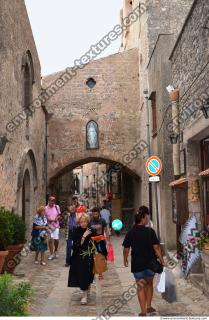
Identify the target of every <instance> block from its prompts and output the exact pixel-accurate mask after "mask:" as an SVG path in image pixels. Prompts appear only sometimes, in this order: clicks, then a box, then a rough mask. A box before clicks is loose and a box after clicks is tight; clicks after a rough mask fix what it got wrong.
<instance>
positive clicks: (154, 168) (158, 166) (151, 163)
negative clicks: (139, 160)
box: [145, 156, 163, 176]
mask: <svg viewBox="0 0 209 320" xmlns="http://www.w3.org/2000/svg"><path fill="white" fill-rule="evenodd" d="M145 167H146V170H147V172H148V174H149V175H150V176H157V175H158V174H160V172H161V171H162V168H163V165H162V161H161V160H160V158H158V157H157V156H152V157H150V158H149V159H148V160H147V162H146V165H145Z"/></svg>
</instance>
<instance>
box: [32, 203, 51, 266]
mask: <svg viewBox="0 0 209 320" xmlns="http://www.w3.org/2000/svg"><path fill="white" fill-rule="evenodd" d="M48 234H49V231H48V225H47V219H46V217H45V207H44V206H41V207H39V208H38V209H37V214H36V216H35V217H34V221H33V230H32V233H31V235H32V240H31V250H32V251H35V262H34V263H35V264H39V261H38V256H39V253H41V262H40V263H41V265H42V266H45V265H46V263H45V261H44V260H45V251H46V250H47V249H48V247H47V241H46V239H47V236H48Z"/></svg>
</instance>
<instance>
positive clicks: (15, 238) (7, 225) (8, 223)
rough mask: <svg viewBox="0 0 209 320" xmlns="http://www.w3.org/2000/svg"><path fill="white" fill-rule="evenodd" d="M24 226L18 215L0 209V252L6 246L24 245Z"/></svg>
mask: <svg viewBox="0 0 209 320" xmlns="http://www.w3.org/2000/svg"><path fill="white" fill-rule="evenodd" d="M25 233H26V226H25V223H24V221H23V220H22V218H21V217H19V216H18V215H16V214H14V213H12V212H10V211H8V210H6V209H5V208H0V251H2V250H6V248H7V246H9V245H14V244H20V243H25Z"/></svg>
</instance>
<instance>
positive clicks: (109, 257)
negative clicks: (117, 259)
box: [107, 241, 114, 262]
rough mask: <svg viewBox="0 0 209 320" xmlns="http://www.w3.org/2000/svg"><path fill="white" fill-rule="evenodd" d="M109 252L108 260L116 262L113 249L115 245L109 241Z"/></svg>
mask: <svg viewBox="0 0 209 320" xmlns="http://www.w3.org/2000/svg"><path fill="white" fill-rule="evenodd" d="M107 252H108V254H107V260H108V261H110V262H114V250H113V246H112V244H111V242H110V241H109V242H108V250H107Z"/></svg>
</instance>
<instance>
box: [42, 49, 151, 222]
mask: <svg viewBox="0 0 209 320" xmlns="http://www.w3.org/2000/svg"><path fill="white" fill-rule="evenodd" d="M137 65H138V51H137V49H132V50H128V51H126V52H123V53H118V54H114V55H111V56H109V57H106V58H103V59H99V60H96V61H94V62H91V63H89V64H87V65H85V66H84V67H83V68H79V70H78V72H77V75H76V76H74V77H72V79H71V80H70V81H68V82H66V83H64V84H63V85H62V86H61V87H60V88H59V90H58V91H57V92H56V94H54V95H53V96H52V97H51V98H50V100H49V101H47V102H46V103H45V107H46V109H47V111H48V113H49V114H50V119H49V120H48V136H49V137H48V177H49V186H50V189H53V188H54V186H55V185H56V184H57V179H59V177H60V176H61V175H63V174H65V173H66V172H69V171H72V170H73V169H75V168H76V167H78V166H82V165H85V164H86V163H90V162H101V163H104V164H107V165H108V166H111V170H112V173H111V174H110V176H114V174H115V173H116V174H117V172H118V174H119V173H121V172H123V174H124V179H126V180H127V181H128V182H127V186H129V193H130V197H129V198H130V199H131V200H130V201H129V202H127V201H128V200H127V197H126V200H124V201H125V202H123V201H122V199H125V197H123V198H116V199H114V201H113V202H114V204H113V211H114V213H115V215H116V217H120V218H121V214H122V212H123V209H125V210H126V209H128V211H129V210H130V211H131V213H130V212H129V214H128V215H129V216H130V215H131V217H132V218H133V210H134V209H133V208H134V207H135V208H137V207H138V205H139V203H140V188H141V182H140V170H139V169H140V164H141V159H142V155H143V153H144V152H146V151H145V149H146V148H147V143H146V141H143V140H140V125H139V124H140V122H139V95H138V88H139V83H138V80H139V79H138V69H137V68H136V66H137ZM63 74H64V71H61V72H58V73H55V74H52V75H49V76H46V77H44V79H43V89H44V90H43V94H44V93H45V92H46V91H47V90H49V88H50V87H51V86H52V85H53V84H54V83H56V81H57V80H58V79H62V77H63ZM102 180H103V179H101V180H100V181H99V184H100V185H103V181H102ZM104 180H105V181H104V183H106V182H107V180H108V177H104ZM127 192H128V190H127V191H126V193H127ZM130 223H132V221H130Z"/></svg>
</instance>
